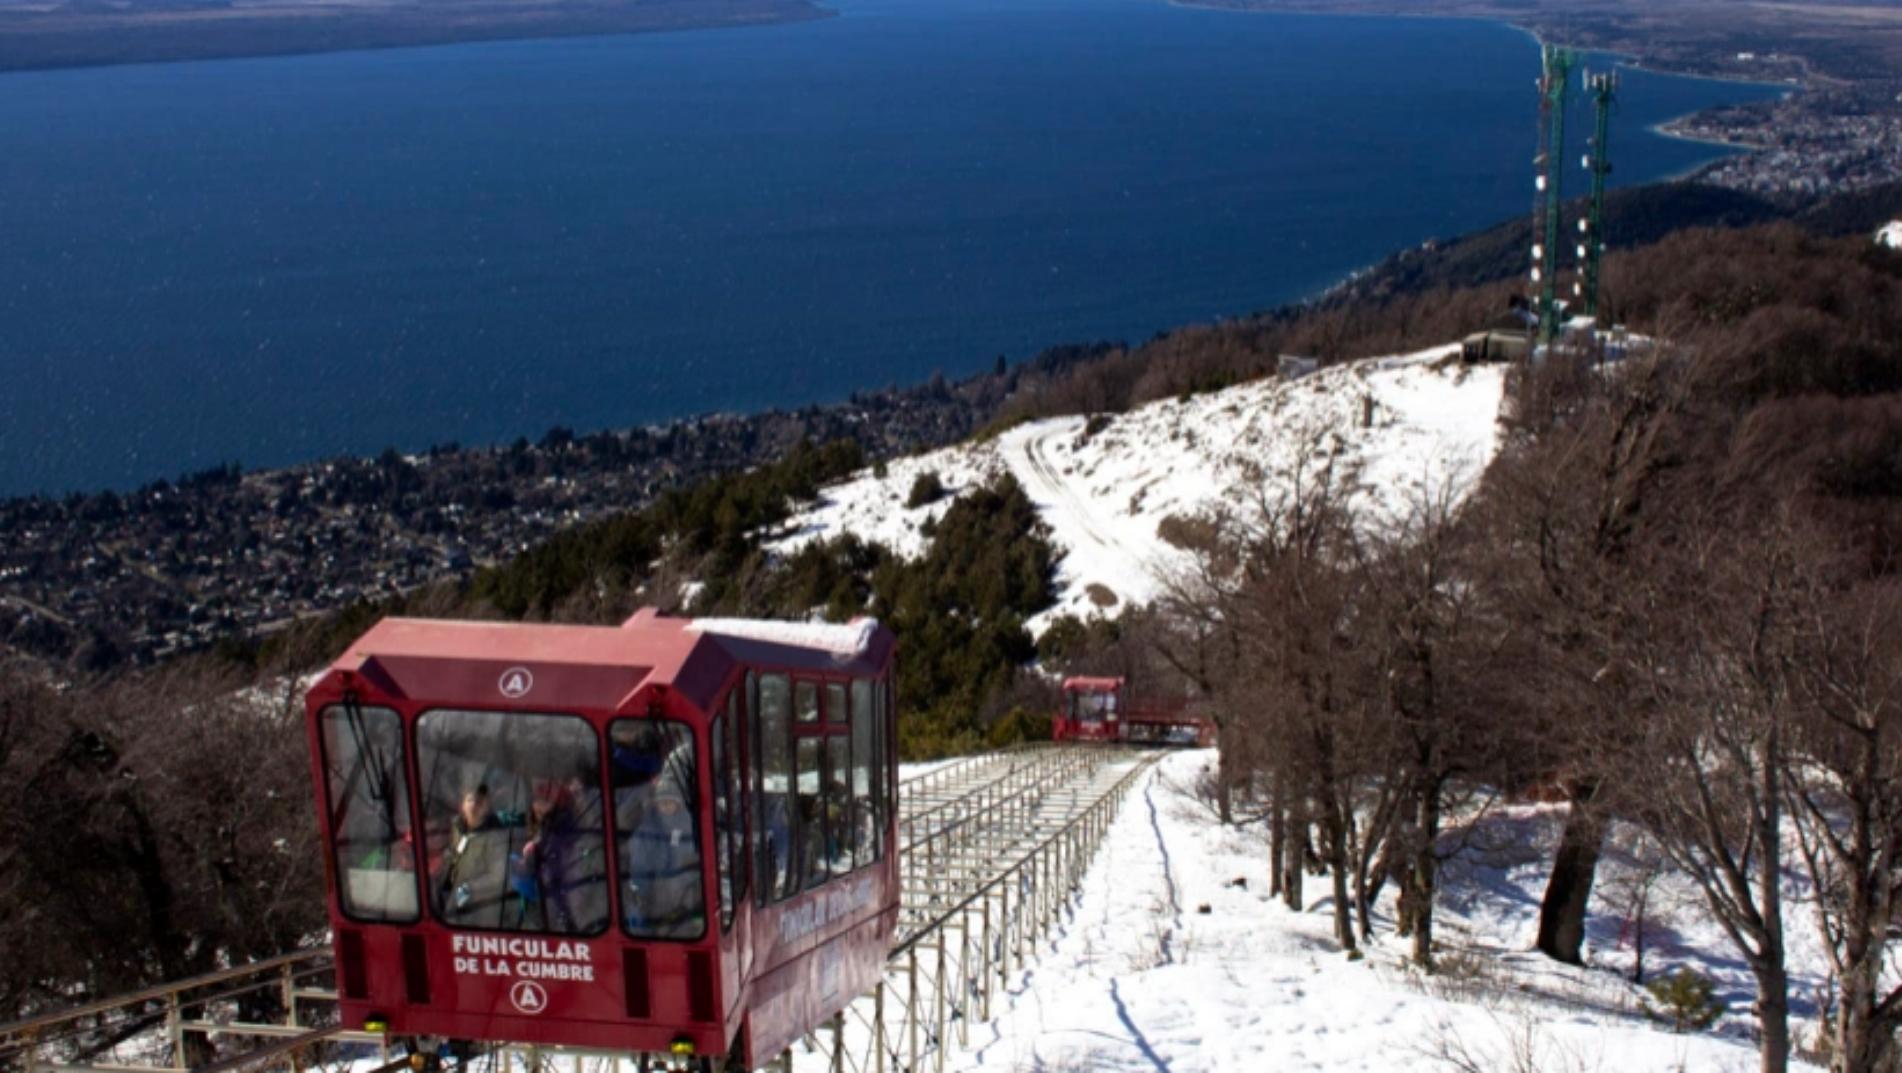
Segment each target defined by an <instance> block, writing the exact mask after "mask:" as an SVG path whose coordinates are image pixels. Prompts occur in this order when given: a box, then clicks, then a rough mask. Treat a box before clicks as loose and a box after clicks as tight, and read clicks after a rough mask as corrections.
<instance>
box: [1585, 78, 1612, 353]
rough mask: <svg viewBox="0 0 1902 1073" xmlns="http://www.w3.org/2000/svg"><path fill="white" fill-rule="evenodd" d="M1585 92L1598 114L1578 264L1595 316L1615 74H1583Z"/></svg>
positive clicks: (1588, 305)
mask: <svg viewBox="0 0 1902 1073" xmlns="http://www.w3.org/2000/svg"><path fill="white" fill-rule="evenodd" d="M1585 92H1586V93H1587V94H1589V95H1590V96H1591V98H1592V104H1593V106H1594V108H1595V109H1596V111H1597V113H1598V125H1597V129H1596V130H1595V131H1594V132H1593V134H1592V145H1591V151H1590V152H1589V153H1587V154H1586V156H1585V170H1587V171H1589V172H1591V173H1592V207H1591V215H1590V216H1588V217H1587V218H1586V219H1583V220H1580V221H1579V222H1578V229H1579V232H1580V234H1579V244H1578V256H1579V260H1581V261H1583V262H1584V269H1585V282H1584V284H1583V286H1582V287H1580V288H1579V291H1580V293H1579V297H1580V298H1581V299H1582V300H1583V301H1584V303H1585V315H1586V316H1588V317H1596V316H1598V262H1599V261H1600V259H1601V258H1603V257H1604V255H1605V180H1606V179H1607V178H1608V177H1609V176H1610V175H1611V150H1610V148H1609V145H1610V142H1609V140H1608V139H1609V138H1610V137H1611V108H1612V105H1613V104H1616V103H1617V101H1618V74H1617V72H1615V71H1613V72H1608V73H1606V74H1596V75H1595V74H1592V73H1591V72H1589V71H1587V72H1586V73H1585Z"/></svg>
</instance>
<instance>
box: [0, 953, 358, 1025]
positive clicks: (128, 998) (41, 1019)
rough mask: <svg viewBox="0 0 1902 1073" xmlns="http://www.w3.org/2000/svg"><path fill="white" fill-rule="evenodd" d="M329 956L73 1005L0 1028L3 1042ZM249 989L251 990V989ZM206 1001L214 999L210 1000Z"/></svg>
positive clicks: (280, 960) (274, 962)
mask: <svg viewBox="0 0 1902 1073" xmlns="http://www.w3.org/2000/svg"><path fill="white" fill-rule="evenodd" d="M329 956H330V949H329V948H328V947H310V948H307V949H304V950H293V951H291V952H290V953H288V954H279V955H277V956H276V957H269V958H265V959H264V960H262V961H253V962H250V963H249V964H246V965H239V966H234V967H232V968H229V969H219V970H217V971H215V972H208V973H204V974H203V975H200V976H193V977H191V978H189V979H185V980H177V981H174V982H172V983H165V984H155V985H153V986H152V987H148V988H146V989H144V990H142V991H134V992H132V993H131V994H129V995H116V996H114V997H112V998H107V999H99V1000H97V1001H95V1002H88V1003H85V1004H83V1005H80V1006H69V1007H67V1008H65V1009H62V1010H58V1011H56V1012H53V1013H45V1014H40V1015H38V1016H35V1017H28V1018H26V1019H24V1020H20V1021H14V1022H12V1023H10V1024H4V1025H0V1040H4V1039H5V1038H6V1037H11V1036H20V1035H30V1034H32V1033H33V1032H35V1031H37V1030H39V1029H42V1028H47V1027H49V1026H52V1025H56V1024H60V1023H62V1022H65V1021H76V1020H78V1019H80V1018H82V1017H90V1016H92V1015H93V1014H96V1013H111V1012H113V1011H114V1010H121V1009H124V1008H126V1007H127V1006H139V1005H143V1004H145V1003H147V1002H153V1001H156V1000H159V999H165V998H170V997H171V996H173V995H176V994H178V993H179V992H181V991H191V990H193V989H196V988H200V987H209V986H210V985H212V984H221V983H224V982H226V981H227V980H237V979H241V978H243V977H246V976H254V975H256V974H258V973H262V972H270V971H272V970H274V969H281V968H283V967H284V966H286V965H295V964H298V963H299V962H304V961H313V960H316V959H318V958H328V957H329ZM246 990H249V989H248V988H247V989H246ZM234 993H235V992H234ZM206 1001H211V1000H210V999H207V1000H206Z"/></svg>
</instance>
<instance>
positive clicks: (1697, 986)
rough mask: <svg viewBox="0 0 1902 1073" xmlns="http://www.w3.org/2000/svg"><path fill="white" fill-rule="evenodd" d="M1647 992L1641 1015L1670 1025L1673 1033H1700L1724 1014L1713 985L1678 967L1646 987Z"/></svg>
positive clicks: (1707, 979) (1699, 973)
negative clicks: (1648, 994) (1647, 1015)
mask: <svg viewBox="0 0 1902 1073" xmlns="http://www.w3.org/2000/svg"><path fill="white" fill-rule="evenodd" d="M1644 989H1645V990H1646V991H1648V992H1650V993H1651V997H1650V998H1649V999H1647V1000H1646V1001H1645V1004H1644V1009H1645V1012H1646V1013H1648V1014H1650V1015H1651V1016H1652V1017H1654V1018H1656V1019H1658V1020H1660V1021H1664V1022H1667V1023H1669V1024H1670V1026H1671V1031H1673V1032H1684V1031H1693V1032H1702V1031H1703V1030H1704V1029H1707V1028H1709V1027H1710V1026H1711V1025H1713V1024H1715V1023H1716V1021H1717V1019H1718V1018H1719V1017H1722V1016H1723V1015H1724V1003H1723V1000H1721V999H1719V998H1717V995H1716V992H1717V985H1716V984H1714V983H1712V982H1711V978H1710V977H1708V976H1705V975H1704V974H1703V973H1701V972H1698V971H1697V970H1695V969H1689V968H1679V969H1678V970H1677V971H1676V972H1673V973H1670V974H1669V975H1665V976H1660V977H1658V978H1657V979H1655V980H1653V981H1651V982H1650V983H1648V984H1646V985H1645V987H1644Z"/></svg>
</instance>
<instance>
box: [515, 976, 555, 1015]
mask: <svg viewBox="0 0 1902 1073" xmlns="http://www.w3.org/2000/svg"><path fill="white" fill-rule="evenodd" d="M509 1001H510V1002H512V1003H514V1004H515V1008H516V1009H518V1010H520V1011H522V1012H523V1013H526V1014H529V1015H531V1016H532V1015H534V1014H538V1013H540V1012H542V1011H543V1010H545V1009H547V1008H548V992H546V991H544V990H542V985H540V984H538V983H536V982H534V981H533V980H517V981H515V986H514V987H511V988H509Z"/></svg>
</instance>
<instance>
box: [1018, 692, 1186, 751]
mask: <svg viewBox="0 0 1902 1073" xmlns="http://www.w3.org/2000/svg"><path fill="white" fill-rule="evenodd" d="M1129 692H1130V690H1129V680H1128V679H1126V678H1089V677H1083V676H1077V677H1073V678H1065V679H1064V680H1063V707H1062V709H1061V710H1060V711H1058V712H1057V716H1056V718H1055V719H1054V720H1052V721H1051V728H1050V736H1051V737H1053V738H1055V739H1056V740H1057V741H1118V742H1132V743H1141V744H1152V745H1199V746H1207V745H1213V744H1215V723H1214V722H1213V721H1212V720H1210V719H1209V718H1208V717H1206V716H1203V715H1200V714H1197V713H1196V712H1195V711H1193V710H1191V704H1190V702H1189V701H1188V700H1187V699H1184V698H1164V699H1154V698H1152V699H1150V700H1148V701H1147V702H1145V703H1132V702H1131V700H1130V696H1129Z"/></svg>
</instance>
